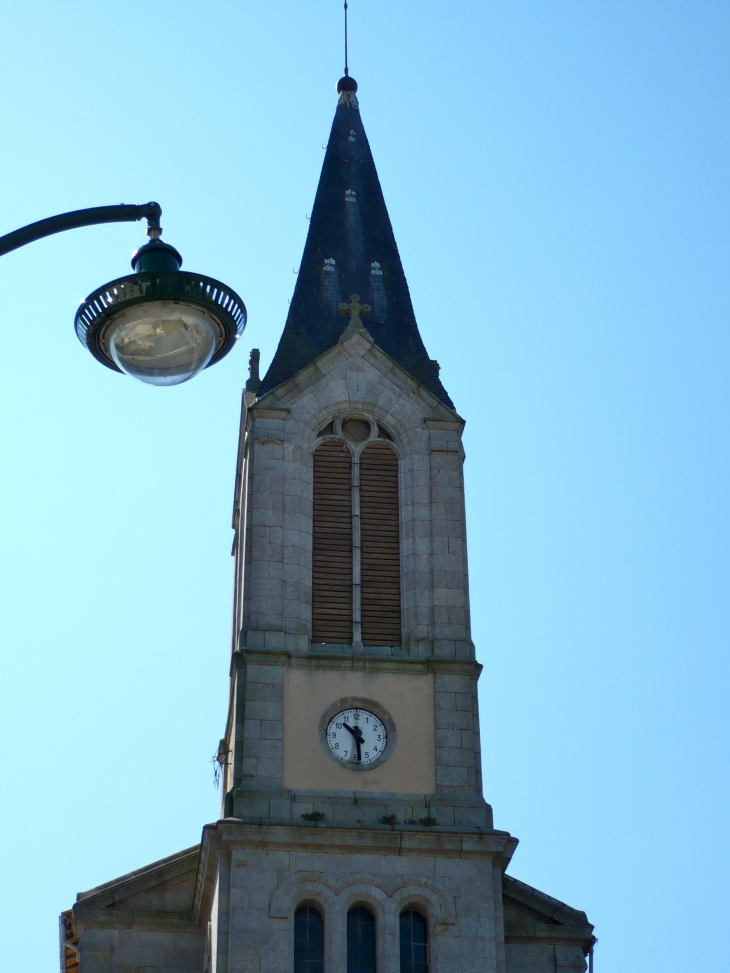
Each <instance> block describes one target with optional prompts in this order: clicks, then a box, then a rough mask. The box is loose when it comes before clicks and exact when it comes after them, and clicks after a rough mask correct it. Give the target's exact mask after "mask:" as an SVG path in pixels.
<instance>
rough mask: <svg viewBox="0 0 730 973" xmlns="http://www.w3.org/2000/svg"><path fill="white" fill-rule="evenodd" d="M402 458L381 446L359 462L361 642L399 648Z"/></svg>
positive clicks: (375, 446) (368, 450)
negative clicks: (400, 461)
mask: <svg viewBox="0 0 730 973" xmlns="http://www.w3.org/2000/svg"><path fill="white" fill-rule="evenodd" d="M398 513H399V504H398V457H397V456H396V454H395V453H394V452H393V450H392V449H390V448H389V447H388V446H385V445H384V444H383V443H372V445H370V446H367V447H366V448H365V449H364V450H363V452H362V455H361V456H360V540H361V550H362V554H361V558H362V560H361V582H362V588H361V592H362V594H361V599H362V615H361V617H362V640H363V644H364V645H400V643H401V631H400V532H399V517H398Z"/></svg>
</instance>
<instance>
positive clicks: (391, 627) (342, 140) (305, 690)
mask: <svg viewBox="0 0 730 973" xmlns="http://www.w3.org/2000/svg"><path fill="white" fill-rule="evenodd" d="M356 87H357V86H356V84H355V82H354V81H353V80H352V79H351V78H344V79H343V80H342V81H341V82H340V86H339V89H340V91H339V104H338V107H337V111H336V115H335V120H334V124H333V126H332V132H331V135H330V139H329V145H328V147H327V153H326V156H325V160H324V166H323V170H322V177H321V179H320V184H319V187H318V190H317V196H316V200H315V204H314V208H313V211H312V217H311V221H310V228H309V235H308V238H307V242H306V246H305V250H304V256H303V258H302V262H301V269H300V272H299V278H298V281H297V286H296V290H295V293H294V298H293V300H292V304H291V310H290V313H289V317H288V320H287V322H286V326H285V329H284V333H283V335H282V338H281V341H280V344H279V348H278V350H277V352H276V355H275V356H274V360H273V361H272V363H271V366H270V367H269V370H268V372H267V374H266V376H265V377H264V379H263V381H261V382H260V383H259V380H258V379H257V377H256V375H255V372H254V373H253V377H252V378H251V380H250V381H249V383H248V386H247V391H246V392H245V395H244V408H243V417H242V423H241V447H240V451H239V456H240V462H239V469H238V481H237V487H236V502H235V513H234V527H235V530H236V539H235V543H234V553H235V558H236V593H235V600H236V603H235V609H234V619H235V621H234V630H235V631H234V651H233V669H232V688H231V710H230V715H229V720H228V725H227V728H226V735H225V738H224V740H223V742H222V745H221V754H222V755H225V788H224V790H225V808H224V811H225V813H226V814H227V815H232V816H234V817H236V818H237V819H240V820H252V821H263V820H271V821H291V822H292V823H296V824H297V825H300V824H301V823H302V821H303V820H304V821H305V822H306V821H307V818H306V817H305V818H303V817H302V816H303V815H310V816H312V815H314V816H317V817H319V816H320V815H321V818H320V820H321V822H323V824H322V827H326V826H327V824H332V825H338V826H339V825H354V826H369V825H378V824H379V823H381V822H382V820H383V819H388V820H390V819H395V821H396V822H397V824H398V826H403V827H413V822H419V821H424V820H425V821H429V822H432V823H433V824H432V826H435V825H436V824H437V823H438V825H441V826H446V827H459V826H468V827H470V828H481V829H490V828H491V827H492V816H491V809H490V807H489V806H488V805H487V804H486V802H485V801H484V798H483V796H482V784H481V772H480V766H481V763H480V751H479V719H478V704H477V692H476V686H477V679H478V677H479V671H480V669H481V667H480V666H479V665H478V663H477V662H476V661H475V655H474V646H473V643H472V641H471V634H470V626H469V592H468V571H467V557H466V523H465V514H464V488H463V475H462V464H463V458H464V457H463V449H462V445H461V432H462V429H463V425H464V423H463V420H462V419H461V418H460V416H459V415H458V414H457V413H456V412H455V410H454V407H453V404H452V402H451V400H450V398H449V396H448V394H447V392H446V390H445V389H444V387H443V385H442V384H441V381H440V379H439V369H438V365H437V363H436V362H434V361H432V360H431V359H429V357H428V355H427V353H426V350H425V348H424V346H423V343H422V341H421V338H420V335H419V332H418V328H417V326H416V321H415V316H414V313H413V308H412V305H411V299H410V295H409V292H408V285H407V283H406V279H405V275H404V273H403V268H402V266H401V261H400V257H399V254H398V249H397V247H396V243H395V239H394V236H393V231H392V228H391V225H390V220H389V218H388V214H387V210H386V208H385V202H384V200H383V196H382V192H381V189H380V184H379V180H378V176H377V173H376V170H375V165H374V163H373V158H372V155H371V152H370V147H369V145H368V141H367V137H366V135H365V130H364V128H363V125H362V121H361V118H360V112H359V107H358V101H357V95H356ZM345 711H347V712H348V713H350V716H349V720H350V722H348V719H345V718H342V719H338V720H336V721H335V722H336V723H337V726H335V725H334V724H333V725H332V726H330V723H331V722H332V720H333V718H334V717H335V716H337V714H338V713H343V712H345ZM354 713H357V714H358V716H357V727H356V726H355V724H354V723H353V722H352V721H353V720H355V717H354V716H353V714H354ZM360 713H362V717H360V715H359V714H360ZM376 720H377V721H378V724H377V725H378V728H379V733H377V734H375V736H376V737H378V739H375V738H373V739H372V740H369V741H368V744H367V746H366V745H365V744H364V743H362V742H361V740H360V739H358V736H361V735H362V734H363V733H364V734H366V735H367V730H368V728H369V727H371V726H373V725H375V721H376ZM366 754H367V756H366ZM409 822H411V824H410V825H409ZM504 840H505V842H506V845H505V849H507V848H511V847H512V844H511V843H510V841H509V840H508V839H507V837H506V836H505V838H504ZM506 853H507V852H506V850H505V854H506Z"/></svg>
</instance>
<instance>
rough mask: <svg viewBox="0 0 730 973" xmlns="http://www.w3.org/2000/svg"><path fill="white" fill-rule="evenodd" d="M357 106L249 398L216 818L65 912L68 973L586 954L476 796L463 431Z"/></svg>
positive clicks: (483, 968) (466, 964) (390, 970)
mask: <svg viewBox="0 0 730 973" xmlns="http://www.w3.org/2000/svg"><path fill="white" fill-rule="evenodd" d="M356 91H357V85H356V83H355V82H354V81H353V80H352V79H351V78H349V77H345V78H342V79H341V81H340V82H339V84H338V93H339V103H338V106H337V110H336V113H335V119H334V123H333V126H332V132H331V135H330V139H329V144H328V147H327V152H326V155H325V160H324V165H323V169H322V175H321V178H320V182H319V187H318V189H317V195H316V199H315V203H314V208H313V210H312V217H311V222H310V228H309V234H308V237H307V242H306V245H305V249H304V255H303V258H302V261H301V269H300V272H299V276H298V280H297V285H296V289H295V292H294V297H293V300H292V303H291V308H290V312H289V315H288V318H287V321H286V326H285V328H284V332H283V334H282V337H281V340H280V343H279V347H278V349H277V352H276V354H275V356H274V359H273V361H272V362H271V365H270V366H269V369H268V371H267V372H266V375H265V376H264V378H263V379H260V378H259V371H258V353H257V352H254V353H252V358H251V377H250V379H249V381H248V382H247V384H246V389H245V392H244V401H243V410H242V418H241V434H240V445H239V452H238V463H237V476H236V493H235V501H234V529H235V541H234V556H235V597H234V611H233V646H232V661H231V686H230V705H229V711H228V720H227V723H226V727H225V733H224V736H223V738H222V740H221V743H220V747H219V752H218V760H219V763H220V765H221V770H222V785H223V787H222V792H223V807H222V813H221V819H220V820H219V821H218V822H217V823H216V824H213V825H208V826H206V827H205V828H204V830H203V837H202V842H201V844H200V845H199V846H196V847H195V848H193V849H189V850H188V851H186V852H183V853H181V854H179V855H176V856H172V857H171V858H169V859H165V860H164V861H162V862H158V863H155V864H154V865H151V866H149V867H148V868H147V869H141V870H140V871H139V872H135V873H133V874H132V875H130V876H124V877H123V878H122V879H118V880H116V881H115V882H111V883H108V884H107V885H104V886H100V887H99V888H97V889H94V890H92V891H91V892H88V893H83V894H82V895H81V896H80V897H79V901H78V902H77V904H76V905H75V906H74V909H73V910H72V912H69V913H65V914H64V917H62V920H63V921H62V965H63V962H65V961H67V960H69V958H73V960H74V962H77V961H78V960H79V958H80V970H81V973H95V971H97V970H98V971H104V973H106V971H115V973H117V971H118V973H122V971H123V970H124V971H126V970H128V969H130V968H132V966H134V963H136V964H137V965H136V966H134V968H142V967H143V968H144V969H145V970H157V969H160V970H170V971H172V970H182V969H186V970H187V969H190V970H199V971H206V973H243V971H252V970H255V971H262V973H467V971H468V973H472V971H474V973H476V971H479V973H547V971H555V973H557V971H563V973H568V971H576V973H577V971H582V970H584V969H585V960H584V956H586V955H588V954H589V953H590V951H591V948H592V943H593V937H592V926H590V924H588V922H587V920H586V917H585V915H584V914H583V913H581V912H577V911H576V910H574V909H571V908H570V907H568V906H566V905H564V904H563V903H560V902H558V901H557V900H555V899H552V898H550V897H549V896H546V895H544V894H543V893H541V892H538V891H537V890H535V889H531V888H529V887H528V886H526V885H524V884H522V883H521V882H518V881H517V880H516V879H514V878H511V877H510V876H507V875H506V874H505V870H506V868H507V866H508V864H509V861H510V858H511V856H512V854H513V851H514V849H515V847H516V844H517V842H516V840H515V839H514V838H512V837H511V836H510V835H509V834H508V833H507V832H505V831H498V830H495V829H494V826H493V821H492V810H491V807H490V806H489V805H488V804H487V803H486V801H485V800H484V796H483V793H482V778H481V758H480V738H479V714H478V704H477V680H478V678H479V674H480V671H481V666H480V665H479V663H478V662H477V661H476V656H475V650H474V645H473V643H472V641H471V633H470V621H469V588H468V570H467V551H466V522H465V513H464V482H463V472H462V467H463V461H464V453H463V449H462V443H461V434H462V430H463V426H464V422H463V420H462V419H461V417H460V416H459V415H458V413H457V412H456V411H455V409H454V405H453V403H452V401H451V399H450V398H449V396H448V394H447V392H446V390H445V389H444V387H443V385H442V384H441V381H440V379H439V368H438V364H437V363H436V362H435V361H433V360H431V359H430V358H429V357H428V355H427V353H426V349H425V348H424V345H423V342H422V340H421V337H420V334H419V332H418V328H417V325H416V320H415V316H414V312H413V307H412V305H411V298H410V294H409V291H408V286H407V283H406V278H405V275H404V272H403V268H402V266H401V261H400V257H399V254H398V249H397V247H396V243H395V238H394V236H393V231H392V228H391V225H390V220H389V218H388V213H387V210H386V207H385V202H384V200H383V195H382V191H381V188H380V183H379V180H378V176H377V173H376V170H375V165H374V162H373V158H372V155H371V152H370V147H369V145H368V141H367V137H366V135H365V131H364V128H363V125H362V120H361V117H360V111H359V106H358V100H357V95H356ZM155 950H156V953H155V952H154V951H155ZM153 954H154V955H153ZM130 956H131V959H130ZM64 958H65V959H64ZM153 960H154V961H153ZM125 964H126V965H125ZM130 964H131V965H130ZM70 968H71V967H69V966H66V967H64V969H67V970H68V969H70ZM76 968H78V965H77V967H76Z"/></svg>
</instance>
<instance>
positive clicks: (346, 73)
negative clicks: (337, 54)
mask: <svg viewBox="0 0 730 973" xmlns="http://www.w3.org/2000/svg"><path fill="white" fill-rule="evenodd" d="M349 73H350V72H349V71H348V70H347V0H345V77H347V76H348V74H349Z"/></svg>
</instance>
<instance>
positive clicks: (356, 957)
mask: <svg viewBox="0 0 730 973" xmlns="http://www.w3.org/2000/svg"><path fill="white" fill-rule="evenodd" d="M347 973H375V916H374V915H373V914H372V912H371V911H370V909H366V908H365V906H363V905H358V906H355V908H354V909H350V911H349V912H348V913H347Z"/></svg>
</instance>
